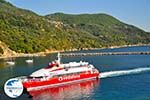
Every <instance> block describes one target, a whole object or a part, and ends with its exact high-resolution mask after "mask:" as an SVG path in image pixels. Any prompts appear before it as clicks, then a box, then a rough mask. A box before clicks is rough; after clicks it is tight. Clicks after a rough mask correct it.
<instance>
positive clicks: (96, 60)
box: [0, 46, 150, 100]
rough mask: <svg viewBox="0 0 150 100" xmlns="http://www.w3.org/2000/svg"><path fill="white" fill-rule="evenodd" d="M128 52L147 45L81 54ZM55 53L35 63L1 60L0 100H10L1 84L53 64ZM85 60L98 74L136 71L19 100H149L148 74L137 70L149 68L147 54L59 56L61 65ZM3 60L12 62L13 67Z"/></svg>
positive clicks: (149, 83) (38, 58)
mask: <svg viewBox="0 0 150 100" xmlns="http://www.w3.org/2000/svg"><path fill="white" fill-rule="evenodd" d="M108 51H111V52H127V51H131V52H134V51H150V46H138V47H128V48H118V49H104V50H92V51H81V52H108ZM55 57H56V54H51V55H47V56H45V57H33V58H32V59H34V63H33V64H27V63H26V62H25V60H26V59H29V58H28V57H27V58H26V57H22V58H12V59H10V58H9V59H0V100H7V99H8V100H9V99H10V98H9V97H7V96H6V95H5V94H4V92H3V85H4V83H5V82H6V81H7V80H8V79H10V78H13V77H17V76H24V75H29V74H31V73H32V72H33V71H36V70H38V69H40V68H43V67H46V66H47V64H48V62H50V61H53V60H54V59H55ZM80 60H82V61H88V62H89V63H91V64H93V65H94V66H95V67H96V68H97V69H99V71H100V72H101V73H104V72H109V71H114V72H116V74H117V71H119V70H123V71H124V70H132V69H137V68H139V70H138V71H137V73H136V74H132V72H130V74H129V73H125V74H124V75H118V76H112V77H105V78H102V79H99V80H93V81H87V82H82V83H75V84H69V85H65V86H60V87H55V88H48V89H45V90H39V91H36V92H33V93H30V94H31V95H32V96H33V97H31V96H29V95H28V94H27V93H23V94H22V95H21V96H20V97H19V98H17V99H18V100H28V99H34V100H150V71H148V70H147V71H140V69H142V68H148V69H150V55H108V56H107V55H106V56H82V57H69V58H68V57H62V62H64V63H66V62H71V61H80ZM6 61H15V62H16V64H15V65H13V66H10V65H7V64H6V63H5V62H6Z"/></svg>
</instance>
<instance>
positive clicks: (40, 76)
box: [18, 53, 100, 91]
mask: <svg viewBox="0 0 150 100" xmlns="http://www.w3.org/2000/svg"><path fill="white" fill-rule="evenodd" d="M99 74H100V73H99V71H98V70H97V69H96V68H94V66H93V65H91V64H89V63H88V62H82V61H80V62H69V63H66V64H62V63H60V54H59V53H58V59H57V60H55V61H53V62H52V63H49V65H48V66H47V67H46V68H42V69H39V70H37V71H35V72H33V73H32V74H31V75H30V76H28V77H27V76H24V77H18V79H19V80H20V81H21V82H22V84H23V86H24V88H26V89H27V91H31V90H37V89H41V88H46V87H54V86H60V85H63V84H68V83H72V82H79V81H86V80H90V79H96V78H98V77H99Z"/></svg>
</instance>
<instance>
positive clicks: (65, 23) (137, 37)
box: [0, 0, 150, 53]
mask: <svg viewBox="0 0 150 100" xmlns="http://www.w3.org/2000/svg"><path fill="white" fill-rule="evenodd" d="M0 41H2V42H3V43H5V44H6V45H7V46H8V47H9V48H10V49H11V50H13V51H15V52H17V53H35V52H42V51H55V50H73V49H83V48H101V47H109V46H121V45H132V44H148V43H150V33H148V32H145V31H143V30H141V29H139V28H137V27H135V26H133V25H128V24H125V23H123V22H121V21H119V20H118V19H116V18H114V17H112V16H110V15H107V14H79V15H72V14H63V13H55V14H50V15H46V16H40V15H38V14H36V13H34V12H32V11H30V10H25V9H20V8H17V7H15V6H13V5H12V4H10V3H8V2H6V1H4V0H0ZM1 52H3V50H2V49H1V48H0V53H1Z"/></svg>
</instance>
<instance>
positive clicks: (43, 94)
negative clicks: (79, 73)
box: [30, 79, 99, 100]
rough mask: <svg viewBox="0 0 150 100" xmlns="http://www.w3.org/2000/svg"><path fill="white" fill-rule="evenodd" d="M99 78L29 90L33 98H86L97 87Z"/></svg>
mask: <svg viewBox="0 0 150 100" xmlns="http://www.w3.org/2000/svg"><path fill="white" fill-rule="evenodd" d="M98 84H99V80H97V79H95V80H88V81H84V82H80V83H73V84H68V85H63V86H59V87H53V88H46V89H42V90H36V91H30V95H32V96H33V100H68V99H69V100H70V99H88V98H89V97H90V96H91V95H92V92H94V89H95V88H97V87H98Z"/></svg>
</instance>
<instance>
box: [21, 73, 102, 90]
mask: <svg viewBox="0 0 150 100" xmlns="http://www.w3.org/2000/svg"><path fill="white" fill-rule="evenodd" d="M98 76H99V73H91V72H88V73H87V72H84V73H80V74H76V75H67V76H60V77H54V78H51V79H49V80H43V81H41V80H36V81H35V80H34V81H33V80H32V81H31V80H30V81H27V82H23V86H24V87H25V88H26V89H27V90H28V91H29V90H31V89H34V88H39V87H46V86H55V85H61V84H67V83H68V82H75V81H79V80H85V79H90V78H98Z"/></svg>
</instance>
